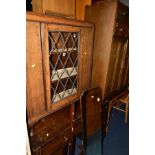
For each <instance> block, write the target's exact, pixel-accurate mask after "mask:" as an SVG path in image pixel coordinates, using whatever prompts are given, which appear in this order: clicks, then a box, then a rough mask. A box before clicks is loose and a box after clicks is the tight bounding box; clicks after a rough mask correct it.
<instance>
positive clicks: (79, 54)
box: [26, 13, 94, 124]
mask: <svg viewBox="0 0 155 155" xmlns="http://www.w3.org/2000/svg"><path fill="white" fill-rule="evenodd" d="M26 17H27V22H26V26H27V27H26V28H27V31H26V43H27V48H26V50H27V51H26V59H27V60H26V63H27V65H26V69H27V73H26V75H27V85H26V86H27V91H26V92H27V115H28V122H29V123H30V124H31V123H32V122H35V121H37V120H39V119H40V118H42V117H44V116H46V115H48V114H49V113H52V112H54V111H57V110H59V109H61V108H62V107H65V106H66V105H68V104H71V103H73V102H74V100H76V99H77V98H79V95H80V94H81V92H82V91H83V90H84V89H88V88H89V87H90V82H91V65H92V46H93V31H94V29H93V25H92V24H89V23H84V22H77V21H75V20H69V19H65V18H56V17H51V16H45V15H42V16H41V15H36V14H33V13H27V16H26Z"/></svg>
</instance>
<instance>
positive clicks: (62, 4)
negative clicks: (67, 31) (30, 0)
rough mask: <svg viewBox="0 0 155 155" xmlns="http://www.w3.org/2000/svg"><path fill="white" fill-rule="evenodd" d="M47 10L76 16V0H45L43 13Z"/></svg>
mask: <svg viewBox="0 0 155 155" xmlns="http://www.w3.org/2000/svg"><path fill="white" fill-rule="evenodd" d="M46 10H50V11H53V12H55V13H60V14H64V15H67V16H71V17H73V18H75V0H65V1H64V0H43V13H45V12H46Z"/></svg>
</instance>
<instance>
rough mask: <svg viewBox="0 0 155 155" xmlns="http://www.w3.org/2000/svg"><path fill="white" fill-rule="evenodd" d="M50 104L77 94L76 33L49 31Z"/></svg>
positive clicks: (77, 43) (77, 34)
mask: <svg viewBox="0 0 155 155" xmlns="http://www.w3.org/2000/svg"><path fill="white" fill-rule="evenodd" d="M48 40H49V60H50V80H51V102H52V103H54V102H57V101H59V100H61V99H63V98H65V97H67V96H70V95H73V94H75V93H76V92H77V77H78V75H77V74H78V53H79V50H78V45H79V33H78V32H61V31H49V32H48Z"/></svg>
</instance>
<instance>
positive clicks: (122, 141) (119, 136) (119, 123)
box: [75, 109, 129, 155]
mask: <svg viewBox="0 0 155 155" xmlns="http://www.w3.org/2000/svg"><path fill="white" fill-rule="evenodd" d="M128 122H129V121H128ZM95 137H97V136H94V138H92V139H91V142H90V144H91V145H92V144H94V147H93V148H92V147H91V151H90V150H89V153H88V155H100V154H101V153H100V152H101V149H100V144H99V142H98V140H97V139H96V138H95ZM76 143H77V144H79V143H80V140H79V139H77V141H76ZM76 146H77V145H76ZM103 150H104V155H129V123H127V124H126V123H125V121H124V113H123V112H120V111H118V110H115V109H113V110H112V114H111V119H110V123H109V129H108V132H107V135H106V137H105V139H104V144H103ZM75 155H78V153H77V147H76V148H75Z"/></svg>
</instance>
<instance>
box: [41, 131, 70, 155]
mask: <svg viewBox="0 0 155 155" xmlns="http://www.w3.org/2000/svg"><path fill="white" fill-rule="evenodd" d="M70 135H71V132H70V130H68V131H66V132H64V133H63V134H60V135H59V136H58V137H56V138H55V139H54V140H52V141H51V142H49V143H48V144H46V145H45V146H43V147H42V148H41V155H55V154H58V152H59V153H60V154H59V155H61V154H62V155H63V153H64V152H65V147H67V145H71V143H70V137H71V136H70Z"/></svg>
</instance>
